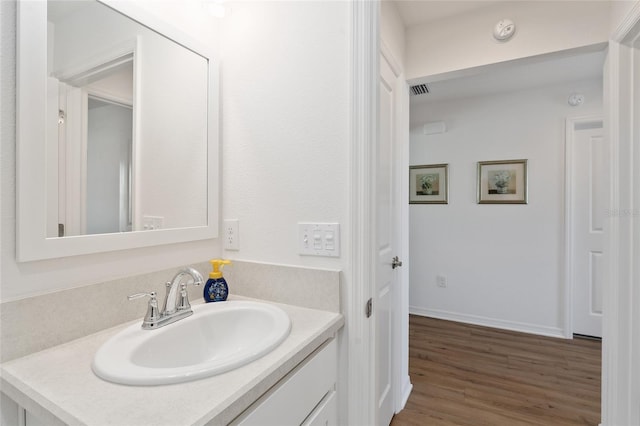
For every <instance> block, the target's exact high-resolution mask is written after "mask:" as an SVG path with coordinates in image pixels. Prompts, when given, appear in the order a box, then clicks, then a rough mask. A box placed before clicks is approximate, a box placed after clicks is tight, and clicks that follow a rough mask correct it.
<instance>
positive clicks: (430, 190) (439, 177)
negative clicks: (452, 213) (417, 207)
mask: <svg viewBox="0 0 640 426" xmlns="http://www.w3.org/2000/svg"><path fill="white" fill-rule="evenodd" d="M448 173H449V165H448V164H431V165H425V166H410V167H409V204H448V203H449V175H448Z"/></svg>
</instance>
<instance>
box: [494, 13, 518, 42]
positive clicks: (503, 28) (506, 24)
mask: <svg viewBox="0 0 640 426" xmlns="http://www.w3.org/2000/svg"><path fill="white" fill-rule="evenodd" d="M515 32H516V24H515V23H514V22H513V21H512V20H511V19H506V18H505V19H501V20H500V21H498V23H497V24H496V26H495V27H493V37H494V38H495V39H496V40H498V41H507V40H509V39H510V38H511V37H513V35H514V34H515Z"/></svg>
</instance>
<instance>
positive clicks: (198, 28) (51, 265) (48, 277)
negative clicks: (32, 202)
mask: <svg viewBox="0 0 640 426" xmlns="http://www.w3.org/2000/svg"><path fill="white" fill-rule="evenodd" d="M152 3H154V4H155V2H152ZM149 7H150V8H151V5H149ZM15 13H16V4H15V2H13V1H2V2H0V24H1V25H0V35H1V37H0V40H2V42H1V44H0V49H1V52H0V53H1V55H0V56H1V58H2V62H1V63H0V73H1V75H2V79H1V85H0V90H1V91H2V92H1V96H0V102H2V108H0V111H1V116H0V120H1V121H0V122H1V128H0V132H1V133H0V136H1V139H2V143H1V144H0V158H1V166H2V168H1V170H0V173H1V179H0V181H1V183H0V197H1V205H0V206H1V209H2V210H1V228H0V236H1V238H2V240H1V241H0V249H1V254H0V256H1V257H0V265H1V274H2V275H1V279H0V298H1V299H2V301H7V300H12V299H19V298H23V297H27V296H30V295H35V294H42V293H48V292H52V291H57V290H62V289H66V288H73V287H77V286H82V285H88V284H94V283H99V282H103V281H107V280H110V279H115V278H118V277H125V276H130V275H136V274H143V273H147V272H152V271H157V270H161V269H165V268H171V267H174V266H175V267H179V266H181V265H185V264H189V263H195V262H200V261H205V260H207V259H210V258H212V257H218V256H219V255H220V253H221V249H220V244H219V241H217V240H205V241H198V242H193V243H183V244H173V245H166V246H159V247H151V248H142V249H134V250H123V251H118V252H112V253H104V254H96V255H87V256H77V257H70V258H63V259H53V260H47V261H40V262H28V263H17V262H16V261H15V189H16V186H15V119H16V116H15V115H16V114H15V37H16V22H15ZM154 13H155V14H157V16H160V17H162V18H163V19H165V20H166V21H167V22H170V23H173V22H175V24H176V26H180V27H181V28H182V29H183V31H185V32H187V33H188V34H190V35H191V36H192V37H194V38H197V39H198V40H200V41H207V44H208V46H209V47H210V48H212V49H213V50H214V51H218V50H219V45H218V43H219V39H217V38H216V37H215V34H216V33H217V31H216V27H217V26H218V25H219V24H218V22H219V21H217V20H216V19H213V18H211V17H207V15H206V14H204V13H202V11H201V9H197V10H190V9H189V10H187V9H185V8H184V5H183V4H182V2H171V1H169V2H163V3H162V8H160V7H158V8H156V9H155V10H154ZM188 16H191V21H192V22H193V25H191V26H189V25H186V22H187V21H188V19H187V17H188ZM203 23H206V26H205V25H204V24H203ZM34 167H42V165H34Z"/></svg>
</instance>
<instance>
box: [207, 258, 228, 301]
mask: <svg viewBox="0 0 640 426" xmlns="http://www.w3.org/2000/svg"><path fill="white" fill-rule="evenodd" d="M209 262H211V267H212V268H213V271H212V272H211V273H209V279H208V280H207V284H205V286H204V301H205V302H207V303H208V302H222V301H225V300H227V296H228V295H229V287H228V286H227V281H226V280H225V279H224V277H223V276H222V268H223V267H224V265H230V264H231V261H230V260H224V259H212V260H210V261H209Z"/></svg>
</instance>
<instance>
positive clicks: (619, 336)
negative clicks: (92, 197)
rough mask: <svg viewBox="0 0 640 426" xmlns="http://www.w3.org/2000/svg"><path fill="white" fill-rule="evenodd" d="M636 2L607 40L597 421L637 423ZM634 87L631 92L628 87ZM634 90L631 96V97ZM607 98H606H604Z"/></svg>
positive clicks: (639, 26)
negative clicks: (606, 184) (606, 191)
mask: <svg viewBox="0 0 640 426" xmlns="http://www.w3.org/2000/svg"><path fill="white" fill-rule="evenodd" d="M639 42H640V2H636V4H635V5H634V6H633V7H632V8H631V10H630V11H629V12H628V13H627V15H626V17H625V19H624V20H623V21H622V23H621V24H620V26H619V27H618V28H617V29H616V30H615V31H614V32H613V34H612V36H611V39H610V41H609V54H608V59H607V60H608V64H607V67H606V68H605V72H606V73H607V79H605V81H606V86H605V105H607V109H606V112H607V115H606V116H605V120H606V121H605V128H608V131H609V144H610V148H609V169H610V172H609V175H610V198H609V203H608V204H609V211H608V216H609V220H608V221H607V222H606V223H605V224H606V225H608V230H607V231H608V232H607V235H608V236H609V238H608V242H607V243H608V244H607V251H608V253H609V258H608V261H609V265H608V271H607V278H608V279H607V282H608V287H609V288H608V289H607V291H605V292H604V306H603V308H604V309H603V311H604V315H603V324H602V334H603V340H602V423H601V424H602V425H603V426H613V425H621V424H640V407H638V400H640V365H639V363H638V359H640V323H639V322H640V266H639V265H638V264H637V262H634V259H636V258H637V257H638V256H639V255H640V227H639V226H634V220H635V225H637V222H638V219H639V218H640V175H639V173H640V170H639V166H638V163H639V162H640V135H639V134H638V130H637V129H640V111H639V110H640V90H639V89H638V86H640V77H638V75H637V74H638V73H637V68H638V67H639V66H640V49H639V48H633V45H634V44H637V43H639ZM634 87H635V91H636V93H635V94H633V93H632V89H633V88H634ZM634 95H635V97H634ZM607 100H608V102H607Z"/></svg>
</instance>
